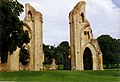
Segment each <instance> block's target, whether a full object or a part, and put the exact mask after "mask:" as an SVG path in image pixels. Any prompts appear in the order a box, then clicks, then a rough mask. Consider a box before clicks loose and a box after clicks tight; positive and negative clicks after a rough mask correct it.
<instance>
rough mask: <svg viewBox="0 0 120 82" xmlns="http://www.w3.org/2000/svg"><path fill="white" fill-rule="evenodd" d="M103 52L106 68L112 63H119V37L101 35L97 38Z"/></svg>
mask: <svg viewBox="0 0 120 82" xmlns="http://www.w3.org/2000/svg"><path fill="white" fill-rule="evenodd" d="M97 40H98V43H99V45H100V48H101V51H102V53H103V63H104V65H106V68H109V66H112V64H113V65H114V64H119V63H120V39H114V38H112V37H111V36H110V35H101V36H100V37H98V38H97Z"/></svg>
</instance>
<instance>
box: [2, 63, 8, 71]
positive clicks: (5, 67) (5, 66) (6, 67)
mask: <svg viewBox="0 0 120 82" xmlns="http://www.w3.org/2000/svg"><path fill="white" fill-rule="evenodd" d="M0 71H10V70H9V67H8V65H7V63H5V64H2V63H0Z"/></svg>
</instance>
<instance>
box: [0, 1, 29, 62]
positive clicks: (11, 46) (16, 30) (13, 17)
mask: <svg viewBox="0 0 120 82" xmlns="http://www.w3.org/2000/svg"><path fill="white" fill-rule="evenodd" d="M22 12H23V5H22V4H20V3H19V2H18V1H17V0H0V55H1V62H2V63H5V62H6V61H7V55H8V52H10V53H11V54H12V53H13V51H15V50H16V49H17V47H20V48H21V47H22V45H23V44H24V43H29V41H30V39H29V34H28V32H27V31H24V30H23V26H22V25H23V22H22V21H20V19H19V16H20V13H22Z"/></svg>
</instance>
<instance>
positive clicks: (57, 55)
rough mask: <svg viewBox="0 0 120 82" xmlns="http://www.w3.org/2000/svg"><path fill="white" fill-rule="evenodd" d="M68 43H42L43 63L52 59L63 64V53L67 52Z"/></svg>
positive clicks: (47, 62)
mask: <svg viewBox="0 0 120 82" xmlns="http://www.w3.org/2000/svg"><path fill="white" fill-rule="evenodd" d="M69 48H70V47H69V43H68V42H67V41H63V42H61V43H60V44H59V45H58V46H57V47H54V46H50V45H45V44H43V50H44V56H45V62H44V63H45V64H49V63H51V60H52V59H55V60H56V64H59V65H60V64H63V61H64V60H63V59H64V55H66V54H68V50H69Z"/></svg>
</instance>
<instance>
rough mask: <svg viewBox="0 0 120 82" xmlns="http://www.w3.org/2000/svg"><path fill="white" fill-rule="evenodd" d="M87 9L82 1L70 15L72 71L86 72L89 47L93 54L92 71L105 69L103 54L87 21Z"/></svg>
mask: <svg viewBox="0 0 120 82" xmlns="http://www.w3.org/2000/svg"><path fill="white" fill-rule="evenodd" d="M85 7H86V3H85V1H80V2H79V3H78V4H77V5H76V6H75V7H74V9H73V10H72V11H71V12H70V14H69V21H70V22H69V23H70V45H71V69H72V70H84V63H83V61H84V60H83V55H84V51H85V49H86V48H87V47H88V48H89V49H90V50H91V53H92V62H93V63H92V64H93V65H92V66H93V67H92V69H93V70H98V69H103V66H102V53H101V51H100V48H99V45H98V43H97V40H93V34H92V29H91V27H90V24H89V22H88V21H87V19H86V11H85ZM98 51H99V52H100V53H99V54H98ZM98 62H99V63H98Z"/></svg>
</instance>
